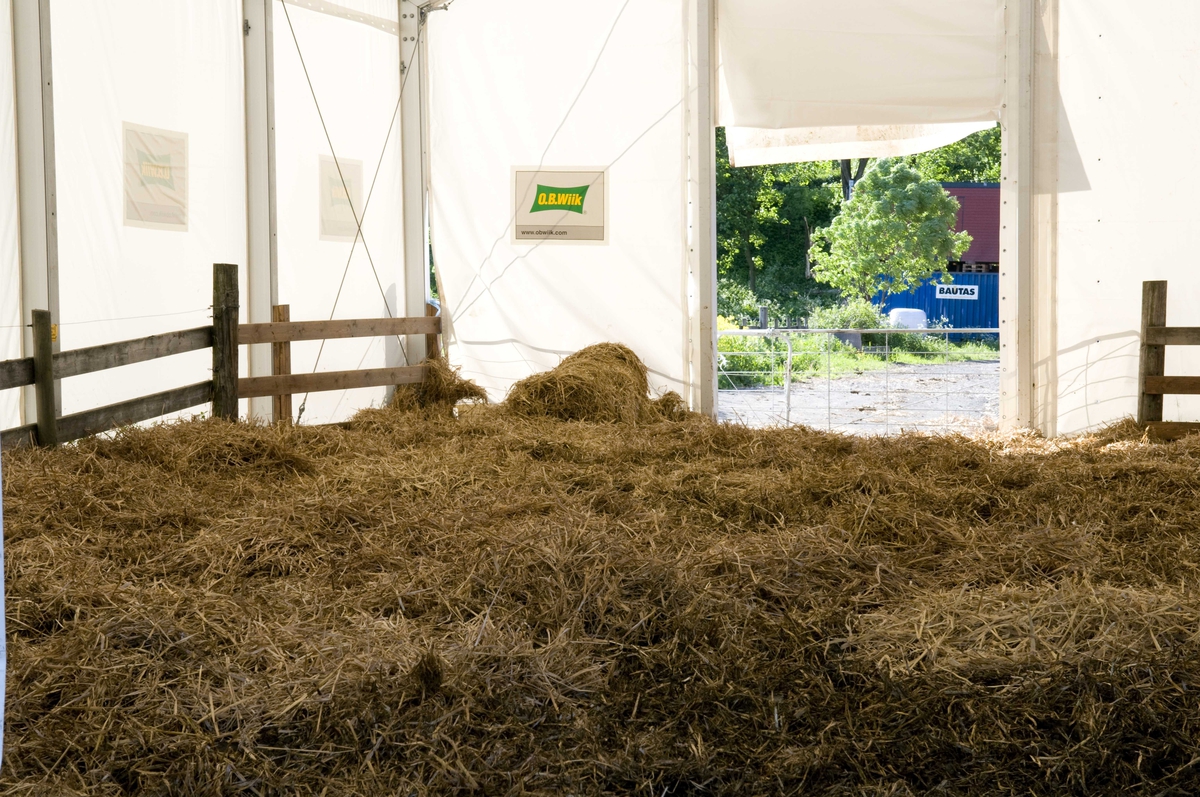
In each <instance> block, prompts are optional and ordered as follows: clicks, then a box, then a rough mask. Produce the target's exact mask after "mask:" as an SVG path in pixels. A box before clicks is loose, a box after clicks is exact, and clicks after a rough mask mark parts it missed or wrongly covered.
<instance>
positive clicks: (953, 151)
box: [905, 125, 1000, 183]
mask: <svg viewBox="0 0 1200 797" xmlns="http://www.w3.org/2000/svg"><path fill="white" fill-rule="evenodd" d="M905 160H907V161H908V164H909V165H910V166H912V167H913V168H914V169H916V170H917V171H918V172H920V174H921V176H922V177H924V178H925V179H926V180H937V181H938V182H940V183H998V182H1000V126H999V125H996V126H995V127H993V128H991V129H990V130H983V131H981V132H979V133H973V134H971V135H969V136H967V137H966V138H964V139H962V140H961V141H956V142H954V143H953V144H949V145H947V146H944V147H940V148H938V149H934V150H930V151H929V152H922V153H920V154H919V155H911V156H909V157H908V158H906V159H905Z"/></svg>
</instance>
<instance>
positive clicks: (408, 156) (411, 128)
mask: <svg viewBox="0 0 1200 797" xmlns="http://www.w3.org/2000/svg"><path fill="white" fill-rule="evenodd" d="M399 6H400V70H401V75H400V83H401V86H402V87H403V88H402V89H401V90H402V92H403V93H402V94H401V98H400V157H401V170H402V174H403V177H402V182H403V193H404V210H403V213H404V220H403V221H404V272H403V274H401V275H397V277H398V282H400V283H401V284H402V290H401V291H399V293H400V294H401V295H402V296H403V300H402V302H401V304H400V306H399V307H397V308H395V312H396V315H404V316H408V317H410V318H415V317H421V316H424V315H425V301H426V297H427V296H428V282H429V261H428V251H429V247H428V244H427V242H428V240H429V234H428V216H427V211H426V196H427V192H426V173H425V113H424V111H425V109H424V107H423V103H422V101H421V100H422V96H423V94H424V82H425V75H424V71H425V70H424V66H425V65H424V59H423V58H422V57H421V48H422V47H423V46H424V40H425V31H424V30H423V29H422V28H423V26H424V24H423V23H424V16H425V13H426V9H424V8H422V7H421V6H420V5H418V4H417V3H416V2H413V1H412V0H400V2H399ZM404 351H405V354H406V358H407V360H408V364H410V365H416V364H417V363H419V362H421V361H423V360H424V359H425V353H426V352H425V336H424V335H408V336H407V337H406V338H405V340H404Z"/></svg>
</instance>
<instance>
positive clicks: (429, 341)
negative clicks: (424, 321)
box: [425, 302, 442, 360]
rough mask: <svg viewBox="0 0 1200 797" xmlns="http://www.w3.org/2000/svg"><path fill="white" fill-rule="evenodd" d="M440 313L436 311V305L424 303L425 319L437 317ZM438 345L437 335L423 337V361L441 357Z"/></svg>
mask: <svg viewBox="0 0 1200 797" xmlns="http://www.w3.org/2000/svg"><path fill="white" fill-rule="evenodd" d="M440 312H441V311H439V310H438V308H437V305H435V304H432V303H430V302H426V303H425V315H426V316H427V317H430V318H432V317H434V316H437V315H439V314H440ZM438 343H439V338H438V336H437V335H426V336H425V359H427V360H436V359H437V358H439V357H441V356H442V347H441V346H439V345H438Z"/></svg>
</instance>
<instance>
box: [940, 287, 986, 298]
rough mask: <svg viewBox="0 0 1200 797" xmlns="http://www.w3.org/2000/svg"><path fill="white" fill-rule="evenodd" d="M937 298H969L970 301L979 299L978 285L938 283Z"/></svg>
mask: <svg viewBox="0 0 1200 797" xmlns="http://www.w3.org/2000/svg"><path fill="white" fill-rule="evenodd" d="M937 298H939V299H969V300H970V301H978V300H979V286H978V285H938V286H937Z"/></svg>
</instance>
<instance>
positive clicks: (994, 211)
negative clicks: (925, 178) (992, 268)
mask: <svg viewBox="0 0 1200 797" xmlns="http://www.w3.org/2000/svg"><path fill="white" fill-rule="evenodd" d="M942 187H943V188H945V189H946V193H948V194H950V195H951V196H953V197H956V198H957V199H958V204H959V210H958V230H959V231H960V232H961V231H962V230H966V231H967V232H969V233H971V237H972V238H974V240H973V241H972V242H971V248H970V249H968V250H967V251H966V254H964V255H963V256H962V261H963V262H964V263H999V262H1000V186H999V185H998V184H995V183H942Z"/></svg>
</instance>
